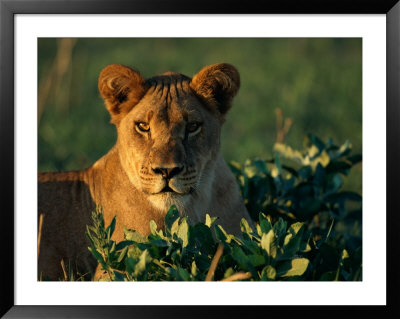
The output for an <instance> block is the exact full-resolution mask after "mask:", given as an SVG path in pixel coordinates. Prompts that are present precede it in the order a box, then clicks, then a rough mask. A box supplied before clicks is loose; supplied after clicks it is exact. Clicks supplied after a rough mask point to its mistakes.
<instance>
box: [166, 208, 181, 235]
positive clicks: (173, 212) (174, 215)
mask: <svg viewBox="0 0 400 319" xmlns="http://www.w3.org/2000/svg"><path fill="white" fill-rule="evenodd" d="M179 217H180V215H179V212H178V210H177V208H176V206H175V205H172V206H171V207H170V208H169V210H168V212H167V214H166V215H165V218H164V220H165V227H166V229H168V230H170V229H171V227H172V225H173V223H174V222H175V221H176V220H177V219H178V218H179Z"/></svg>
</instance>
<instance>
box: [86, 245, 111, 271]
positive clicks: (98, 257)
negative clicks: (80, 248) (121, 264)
mask: <svg viewBox="0 0 400 319" xmlns="http://www.w3.org/2000/svg"><path fill="white" fill-rule="evenodd" d="M89 251H90V252H91V253H92V255H93V256H94V258H96V260H97V261H98V262H99V263H100V265H101V266H102V267H103V269H104V270H108V269H109V267H108V265H107V263H106V262H105V260H104V259H103V257H102V256H101V255H100V253H99V252H98V251H97V250H96V249H95V248H94V247H89Z"/></svg>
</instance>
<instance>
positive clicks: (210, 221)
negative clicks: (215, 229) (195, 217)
mask: <svg viewBox="0 0 400 319" xmlns="http://www.w3.org/2000/svg"><path fill="white" fill-rule="evenodd" d="M217 219H218V217H210V215H208V214H206V223H205V224H206V225H207V226H208V227H211V225H212V224H213V223H214V222H215V221H216V220H217Z"/></svg>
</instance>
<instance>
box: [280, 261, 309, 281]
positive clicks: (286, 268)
mask: <svg viewBox="0 0 400 319" xmlns="http://www.w3.org/2000/svg"><path fill="white" fill-rule="evenodd" d="M309 263H310V261H309V260H308V259H307V258H295V259H292V260H290V261H286V262H284V263H282V264H281V265H280V266H279V267H278V268H277V277H292V276H301V275H303V274H304V273H305V271H306V270H307V267H308V265H309Z"/></svg>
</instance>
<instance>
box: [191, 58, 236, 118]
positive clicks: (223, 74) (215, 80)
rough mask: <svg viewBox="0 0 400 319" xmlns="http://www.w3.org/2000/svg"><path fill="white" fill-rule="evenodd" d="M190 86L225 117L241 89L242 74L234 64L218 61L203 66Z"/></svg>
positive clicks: (213, 109)
mask: <svg viewBox="0 0 400 319" xmlns="http://www.w3.org/2000/svg"><path fill="white" fill-rule="evenodd" d="M190 86H191V88H192V89H193V90H194V91H195V92H196V94H197V95H199V96H200V97H201V98H202V100H203V101H204V102H205V103H206V104H207V105H208V106H209V107H210V108H211V109H212V111H217V112H218V113H219V114H220V115H222V118H223V116H224V115H225V114H226V112H228V110H229V109H230V108H231V106H232V99H233V97H234V96H235V95H236V93H237V91H238V90H239V87H240V76H239V72H238V70H237V69H236V68H235V67H234V66H233V65H230V64H228V63H218V64H213V65H209V66H206V67H204V68H202V69H201V70H200V72H199V73H197V74H196V75H195V76H194V77H193V79H192V82H191V83H190Z"/></svg>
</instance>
